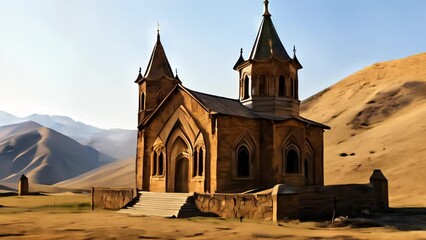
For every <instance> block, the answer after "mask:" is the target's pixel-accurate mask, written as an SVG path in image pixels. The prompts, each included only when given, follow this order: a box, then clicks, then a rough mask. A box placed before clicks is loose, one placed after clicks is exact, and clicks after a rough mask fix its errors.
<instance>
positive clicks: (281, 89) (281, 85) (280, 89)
mask: <svg viewBox="0 0 426 240" xmlns="http://www.w3.org/2000/svg"><path fill="white" fill-rule="evenodd" d="M278 96H280V97H284V96H285V78H284V76H283V75H281V76H280V78H279V80H278Z"/></svg>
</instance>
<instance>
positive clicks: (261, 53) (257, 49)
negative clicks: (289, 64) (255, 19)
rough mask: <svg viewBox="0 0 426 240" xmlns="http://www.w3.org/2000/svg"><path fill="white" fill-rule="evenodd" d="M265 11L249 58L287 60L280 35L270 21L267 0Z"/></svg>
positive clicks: (256, 59) (288, 57)
mask: <svg viewBox="0 0 426 240" xmlns="http://www.w3.org/2000/svg"><path fill="white" fill-rule="evenodd" d="M264 4H265V11H264V13H263V20H262V23H261V25H260V28H259V31H258V33H257V37H256V41H255V42H254V45H253V49H252V51H251V54H250V58H249V59H250V60H255V61H268V60H270V59H272V58H275V59H277V60H279V61H287V60H289V59H290V56H289V55H288V54H287V51H286V50H285V48H284V46H283V44H282V43H281V40H280V37H279V36H278V33H277V31H276V30H275V27H274V24H273V23H272V19H271V14H270V13H269V9H268V4H269V1H268V0H265V1H264Z"/></svg>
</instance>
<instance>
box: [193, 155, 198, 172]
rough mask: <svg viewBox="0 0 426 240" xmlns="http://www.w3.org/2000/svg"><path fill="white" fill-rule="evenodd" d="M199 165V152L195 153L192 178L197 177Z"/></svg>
mask: <svg viewBox="0 0 426 240" xmlns="http://www.w3.org/2000/svg"><path fill="white" fill-rule="evenodd" d="M197 163H198V153H197V150H195V151H194V156H193V162H192V176H193V177H195V176H197Z"/></svg>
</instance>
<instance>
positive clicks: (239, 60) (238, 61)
mask: <svg viewBox="0 0 426 240" xmlns="http://www.w3.org/2000/svg"><path fill="white" fill-rule="evenodd" d="M244 61H245V60H244V58H243V48H241V50H240V57H239V58H238V60H237V62H236V63H235V65H234V67H233V69H234V70H237V68H238V66H239V65H240V64H241V63H243V62H244Z"/></svg>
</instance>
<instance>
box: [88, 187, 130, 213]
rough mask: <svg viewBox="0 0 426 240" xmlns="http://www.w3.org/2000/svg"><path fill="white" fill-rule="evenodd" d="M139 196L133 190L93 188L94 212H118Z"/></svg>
mask: <svg viewBox="0 0 426 240" xmlns="http://www.w3.org/2000/svg"><path fill="white" fill-rule="evenodd" d="M136 195H137V191H136V189H133V188H102V187H92V210H93V209H95V208H102V209H112V210H118V209H120V208H122V207H124V206H126V204H128V203H129V202H131V201H132V200H133V199H134V198H135V197H136Z"/></svg>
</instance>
